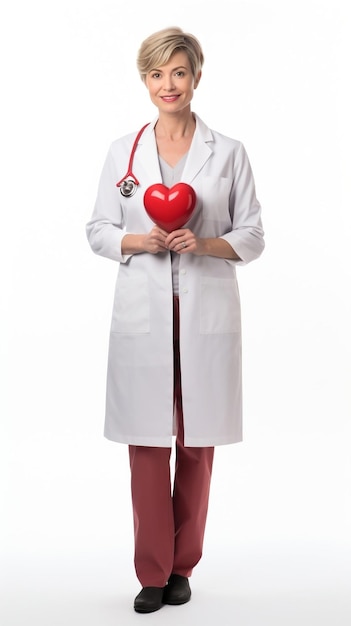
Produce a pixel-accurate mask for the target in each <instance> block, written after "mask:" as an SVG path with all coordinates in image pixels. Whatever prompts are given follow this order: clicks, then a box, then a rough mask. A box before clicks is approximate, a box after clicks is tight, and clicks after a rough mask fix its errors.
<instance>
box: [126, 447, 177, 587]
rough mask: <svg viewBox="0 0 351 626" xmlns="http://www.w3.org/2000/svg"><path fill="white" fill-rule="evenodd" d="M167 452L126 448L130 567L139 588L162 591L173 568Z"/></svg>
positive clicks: (172, 524)
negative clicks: (131, 533)
mask: <svg viewBox="0 0 351 626" xmlns="http://www.w3.org/2000/svg"><path fill="white" fill-rule="evenodd" d="M170 455H171V448H156V447H148V446H129V457H130V468H131V488H132V502H133V519H134V545H135V553H134V564H135V571H136V574H137V577H138V579H139V581H140V583H141V585H142V586H143V587H164V585H165V584H166V582H167V580H168V578H169V575H170V573H171V571H172V567H173V554H174V521H173V508H172V496H171V484H170Z"/></svg>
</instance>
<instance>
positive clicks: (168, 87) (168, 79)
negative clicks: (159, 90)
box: [163, 76, 175, 91]
mask: <svg viewBox="0 0 351 626" xmlns="http://www.w3.org/2000/svg"><path fill="white" fill-rule="evenodd" d="M163 88H164V90H165V91H173V89H174V88H175V87H174V84H173V77H172V76H165V77H164V82H163Z"/></svg>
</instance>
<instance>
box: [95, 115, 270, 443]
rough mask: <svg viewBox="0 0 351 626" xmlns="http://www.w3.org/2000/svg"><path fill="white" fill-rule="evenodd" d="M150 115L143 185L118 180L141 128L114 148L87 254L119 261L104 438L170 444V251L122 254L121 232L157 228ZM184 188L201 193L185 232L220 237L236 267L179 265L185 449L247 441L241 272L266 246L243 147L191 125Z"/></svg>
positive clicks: (139, 169)
mask: <svg viewBox="0 0 351 626" xmlns="http://www.w3.org/2000/svg"><path fill="white" fill-rule="evenodd" d="M156 121H157V119H155V120H154V121H153V122H152V123H151V124H150V125H149V126H148V127H147V128H146V130H145V131H144V133H143V135H142V137H141V139H140V141H139V144H138V148H137V150H136V153H135V157H134V165H133V172H134V173H135V175H136V177H137V178H138V180H139V182H140V185H139V187H138V190H137V192H136V194H135V195H134V196H132V197H129V198H124V197H123V196H122V195H121V193H120V191H119V189H118V188H117V187H116V182H117V181H119V180H120V179H121V178H122V177H123V176H124V175H125V173H126V170H127V165H128V161H129V156H130V152H131V148H132V145H133V142H134V139H135V137H136V134H137V133H133V134H130V135H127V136H125V137H122V138H120V139H118V140H117V141H115V142H113V143H112V145H111V147H110V150H109V152H108V155H107V158H106V161H105V165H104V167H103V171H102V174H101V179H100V184H99V188H98V194H97V199H96V204H95V208H94V212H93V215H92V218H91V220H90V221H89V222H88V224H87V237H88V240H89V243H90V245H91V248H92V250H93V251H94V252H95V253H97V254H100V255H102V256H105V257H108V258H110V259H113V260H115V261H117V262H118V275H117V281H116V288H115V298H114V305H113V312H112V323H111V332H110V344H109V357H108V373H107V393H106V417H105V431H104V434H105V436H106V437H107V438H108V439H111V440H114V441H118V442H122V443H128V444H134V445H144V446H161V447H170V446H171V445H172V434H174V425H173V417H174V415H173V322H172V306H173V293H172V272H171V257H170V253H169V252H167V251H166V252H163V253H159V254H155V255H154V254H148V253H141V254H140V253H139V254H133V255H122V254H121V241H122V239H123V236H124V235H125V233H147V232H149V231H150V230H151V228H152V226H153V223H152V221H151V219H150V218H149V217H148V215H147V213H146V211H145V209H144V205H143V196H144V193H145V190H146V189H147V187H148V186H149V185H152V184H154V183H161V182H162V179H161V173H160V168H159V162H158V154H157V147H156V142H155V136H154V126H155V124H156ZM182 182H186V183H188V184H189V185H191V186H192V187H193V188H194V190H195V192H196V195H197V204H196V208H195V211H194V213H193V215H192V217H191V219H190V220H189V222H188V224H187V226H188V227H189V228H190V229H191V230H192V231H193V232H194V233H195V234H196V235H197V236H199V237H222V238H223V239H225V240H226V241H228V242H229V243H230V245H231V246H232V247H233V248H234V250H235V251H236V252H237V254H238V255H239V257H240V258H241V261H239V262H238V261H236V262H235V261H230V260H225V259H219V258H215V257H209V256H195V255H193V254H190V253H189V254H184V255H181V256H180V265H179V301H180V358H181V372H182V398H183V414H184V429H185V437H184V443H185V445H186V446H215V445H220V444H229V443H235V442H238V441H241V439H242V374H241V369H242V363H241V318H240V299H239V292H238V285H237V279H236V265H237V264H238V263H242V264H244V263H248V262H250V261H252V260H254V259H256V258H257V257H259V255H260V254H261V252H262V251H263V248H264V239H263V230H262V224H261V216H260V214H261V208H260V204H259V202H258V201H257V199H256V194H255V185H254V180H253V176H252V172H251V167H250V164H249V160H248V157H247V155H246V152H245V149H244V147H243V145H242V144H241V143H240V142H238V141H236V140H234V139H231V138H229V137H226V136H224V135H221V134H219V133H218V132H215V131H213V130H210V129H209V128H208V127H207V126H206V125H205V124H204V122H203V121H202V120H201V119H200V118H199V117H198V116H196V130H195V133H194V136H193V140H192V144H191V147H190V151H189V154H188V158H187V160H186V164H185V167H184V171H183V176H182Z"/></svg>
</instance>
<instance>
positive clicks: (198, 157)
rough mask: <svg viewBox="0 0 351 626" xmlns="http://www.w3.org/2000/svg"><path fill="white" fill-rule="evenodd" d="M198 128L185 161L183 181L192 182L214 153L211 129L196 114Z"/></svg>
mask: <svg viewBox="0 0 351 626" xmlns="http://www.w3.org/2000/svg"><path fill="white" fill-rule="evenodd" d="M195 118H196V129H195V133H194V137H193V140H192V142H191V146H190V150H189V154H188V158H187V160H186V163H185V167H184V171H183V175H182V181H183V182H184V183H188V185H190V184H191V182H192V181H193V179H194V178H195V176H197V174H198V173H199V172H200V170H201V169H202V167H203V166H204V165H205V163H206V161H207V160H208V159H209V158H210V156H211V154H212V149H211V147H210V142H211V141H213V137H212V133H211V131H210V129H209V128H208V127H207V126H206V125H205V124H204V122H203V121H202V120H201V119H200V118H199V117H198V116H197V115H195Z"/></svg>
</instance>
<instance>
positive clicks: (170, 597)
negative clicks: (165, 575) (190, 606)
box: [163, 574, 191, 604]
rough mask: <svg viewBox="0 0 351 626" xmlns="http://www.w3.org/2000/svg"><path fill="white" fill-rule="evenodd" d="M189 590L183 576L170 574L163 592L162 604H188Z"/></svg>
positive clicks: (186, 580) (187, 582)
mask: <svg viewBox="0 0 351 626" xmlns="http://www.w3.org/2000/svg"><path fill="white" fill-rule="evenodd" d="M190 596H191V589H190V585H189V581H188V579H187V578H186V577H185V576H180V575H179V574H171V576H170V578H169V581H168V585H166V587H165V589H164V592H163V602H164V604H185V603H186V602H189V600H190Z"/></svg>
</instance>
